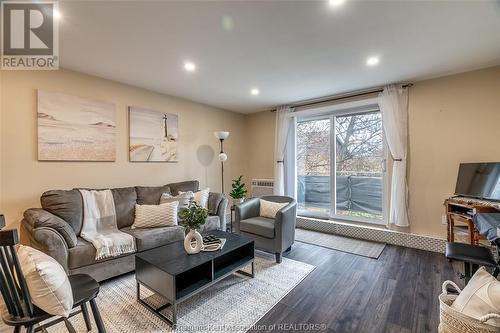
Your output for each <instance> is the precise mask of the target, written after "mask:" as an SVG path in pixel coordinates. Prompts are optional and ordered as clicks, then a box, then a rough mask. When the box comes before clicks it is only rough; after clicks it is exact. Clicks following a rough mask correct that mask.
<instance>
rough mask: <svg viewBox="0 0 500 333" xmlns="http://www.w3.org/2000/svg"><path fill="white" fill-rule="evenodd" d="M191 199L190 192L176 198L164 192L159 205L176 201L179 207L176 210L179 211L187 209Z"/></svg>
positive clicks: (192, 195) (191, 193) (192, 194)
mask: <svg viewBox="0 0 500 333" xmlns="http://www.w3.org/2000/svg"><path fill="white" fill-rule="evenodd" d="M193 197H194V193H193V192H191V191H189V192H184V193H182V194H179V195H176V196H173V195H172V194H170V193H167V192H165V193H163V194H162V195H161V198H160V204H164V203H167V202H174V201H177V202H179V206H178V207H177V209H178V210H179V209H181V208H187V207H188V206H189V201H191V199H192V198H193Z"/></svg>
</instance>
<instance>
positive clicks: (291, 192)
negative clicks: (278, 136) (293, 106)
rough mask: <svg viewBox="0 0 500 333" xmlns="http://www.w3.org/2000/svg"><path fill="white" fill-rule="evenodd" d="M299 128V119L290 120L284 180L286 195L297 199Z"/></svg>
mask: <svg viewBox="0 0 500 333" xmlns="http://www.w3.org/2000/svg"><path fill="white" fill-rule="evenodd" d="M296 128H297V117H295V116H293V114H292V117H291V120H290V128H289V129H288V136H287V139H286V146H285V158H284V161H285V163H284V166H283V168H284V174H283V175H284V178H285V195H286V196H288V197H292V198H295V199H297V181H296V180H297V155H296V149H295V147H296V137H295V135H296V134H295V133H296V132H295V130H296Z"/></svg>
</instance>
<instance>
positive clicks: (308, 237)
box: [295, 228, 386, 259]
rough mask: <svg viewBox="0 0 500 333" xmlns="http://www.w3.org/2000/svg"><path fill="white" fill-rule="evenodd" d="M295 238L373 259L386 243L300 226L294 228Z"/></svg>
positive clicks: (376, 257) (378, 254)
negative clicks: (301, 227)
mask: <svg viewBox="0 0 500 333" xmlns="http://www.w3.org/2000/svg"><path fill="white" fill-rule="evenodd" d="M295 240H296V241H299V242H303V243H308V244H312V245H318V246H322V247H326V248H329V249H333V250H337V251H342V252H347V253H352V254H356V255H358V256H363V257H369V258H374V259H378V257H379V256H380V254H381V253H382V251H383V250H384V248H385V245H386V244H384V243H377V242H371V241H367V240H362V239H356V238H349V237H344V236H339V235H333V234H328V233H324V232H318V231H312V230H306V229H300V228H297V229H295Z"/></svg>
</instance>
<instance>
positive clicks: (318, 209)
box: [297, 119, 331, 217]
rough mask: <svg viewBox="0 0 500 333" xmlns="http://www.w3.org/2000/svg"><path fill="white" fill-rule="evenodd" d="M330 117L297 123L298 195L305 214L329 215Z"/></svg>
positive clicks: (299, 209)
mask: <svg viewBox="0 0 500 333" xmlns="http://www.w3.org/2000/svg"><path fill="white" fill-rule="evenodd" d="M330 160H331V158H330V119H321V120H309V121H302V122H299V123H298V124H297V197H298V211H299V214H300V215H303V216H316V217H329V216H330V207H331V195H330V171H331V161H330Z"/></svg>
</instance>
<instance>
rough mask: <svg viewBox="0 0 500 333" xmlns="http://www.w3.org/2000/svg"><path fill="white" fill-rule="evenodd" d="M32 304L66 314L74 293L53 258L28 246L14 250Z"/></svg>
mask: <svg viewBox="0 0 500 333" xmlns="http://www.w3.org/2000/svg"><path fill="white" fill-rule="evenodd" d="M17 256H18V257H19V263H20V265H21V270H22V271H23V274H24V277H25V278H26V284H27V285H28V290H29V292H30V295H31V300H32V302H33V304H35V305H36V306H38V307H39V308H40V309H42V310H43V311H45V312H47V313H49V314H51V315H56V316H63V317H68V316H69V313H70V311H71V309H72V308H73V292H72V291H71V284H70V283H69V279H68V276H67V275H66V272H65V271H64V268H63V267H62V266H61V264H59V263H58V262H57V261H56V260H55V259H53V258H52V257H50V256H48V255H46V254H45V253H43V252H41V251H38V250H36V249H34V248H31V247H29V246H24V245H20V246H19V248H18V250H17Z"/></svg>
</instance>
